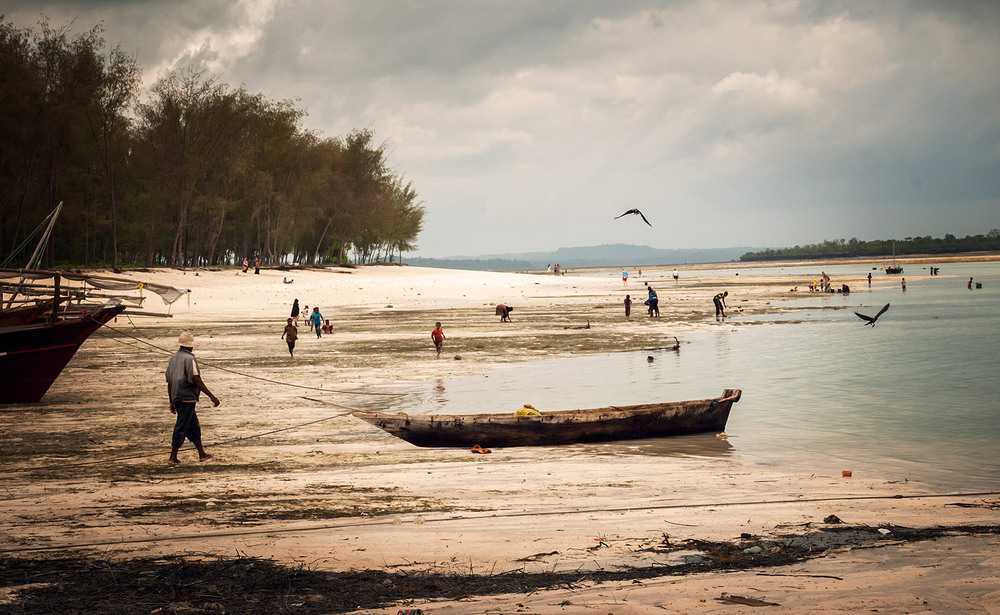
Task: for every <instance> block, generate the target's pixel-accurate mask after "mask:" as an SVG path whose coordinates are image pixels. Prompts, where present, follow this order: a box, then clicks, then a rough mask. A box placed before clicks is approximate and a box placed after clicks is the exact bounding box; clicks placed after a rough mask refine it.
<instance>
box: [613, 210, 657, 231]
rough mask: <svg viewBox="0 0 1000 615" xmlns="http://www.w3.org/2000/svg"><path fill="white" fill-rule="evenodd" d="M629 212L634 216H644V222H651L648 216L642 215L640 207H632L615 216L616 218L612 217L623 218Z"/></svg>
mask: <svg viewBox="0 0 1000 615" xmlns="http://www.w3.org/2000/svg"><path fill="white" fill-rule="evenodd" d="M629 214H632V215H634V216H639V217H640V218H642V221H643V222H645V223H646V224H649V220H647V219H646V216H644V215H642V212H641V211H639V210H638V209H635V208H634V207H633V208H632V209H630V210H628V211H626V212H625V213H623V214H622V215H620V216H615V217H614V218H612V220H617V219H618V218H622V217H624V216H627V215H629ZM649 226H653V225H652V224H649Z"/></svg>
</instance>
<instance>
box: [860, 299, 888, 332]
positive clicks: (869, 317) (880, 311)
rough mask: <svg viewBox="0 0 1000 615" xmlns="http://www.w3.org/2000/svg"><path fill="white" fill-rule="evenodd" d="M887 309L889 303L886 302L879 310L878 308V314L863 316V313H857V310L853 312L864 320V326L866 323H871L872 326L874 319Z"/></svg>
mask: <svg viewBox="0 0 1000 615" xmlns="http://www.w3.org/2000/svg"><path fill="white" fill-rule="evenodd" d="M888 309H889V304H888V303H886V304H885V307H884V308H882V309H881V310H879V311H878V314H875V316H865V315H864V314H858V313H857V312H854V313H855V314H857V315H858V318H860V319H861V320H864V321H866V322H865V325H866V326H867V325H871V326H872V327H874V326H875V321H876V320H878V317H879V316H881V315H882V314H885V311H886V310H888Z"/></svg>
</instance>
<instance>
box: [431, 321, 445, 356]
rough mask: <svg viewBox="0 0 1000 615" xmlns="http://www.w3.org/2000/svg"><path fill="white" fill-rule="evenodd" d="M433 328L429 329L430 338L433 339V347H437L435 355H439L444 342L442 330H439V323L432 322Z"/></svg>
mask: <svg viewBox="0 0 1000 615" xmlns="http://www.w3.org/2000/svg"><path fill="white" fill-rule="evenodd" d="M434 326H435V329H434V330H433V331H431V339H432V340H434V348H436V349H437V356H439V357H440V356H441V345H442V343H443V342H444V331H442V330H441V323H439V322H438V323H435V324H434Z"/></svg>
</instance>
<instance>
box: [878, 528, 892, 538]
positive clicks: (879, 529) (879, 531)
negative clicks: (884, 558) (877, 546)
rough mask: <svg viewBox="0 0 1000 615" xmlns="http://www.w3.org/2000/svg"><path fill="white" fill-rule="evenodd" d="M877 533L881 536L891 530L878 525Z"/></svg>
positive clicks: (889, 532)
mask: <svg viewBox="0 0 1000 615" xmlns="http://www.w3.org/2000/svg"><path fill="white" fill-rule="evenodd" d="M878 533H879V534H882V535H883V536H885V535H887V534H891V533H892V532H891V531H889V530H887V529H885V528H884V527H880V528H878Z"/></svg>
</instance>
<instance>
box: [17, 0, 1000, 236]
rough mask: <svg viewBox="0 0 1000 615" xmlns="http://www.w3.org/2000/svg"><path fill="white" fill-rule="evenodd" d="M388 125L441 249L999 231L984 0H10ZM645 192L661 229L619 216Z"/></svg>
mask: <svg viewBox="0 0 1000 615" xmlns="http://www.w3.org/2000/svg"><path fill="white" fill-rule="evenodd" d="M3 10H4V12H5V13H6V14H7V18H8V20H13V21H14V22H15V23H17V24H19V25H22V26H31V25H33V24H34V23H35V22H36V21H37V20H38V18H39V15H42V14H44V15H46V16H48V17H49V18H50V20H51V21H52V23H53V24H58V23H63V22H65V21H69V20H70V19H74V18H75V20H76V21H75V24H74V27H75V28H76V29H77V30H83V29H89V28H90V27H91V26H92V25H94V24H96V23H98V22H100V21H103V22H104V27H105V38H106V39H107V40H108V42H109V43H110V44H121V45H122V46H123V47H124V48H125V49H127V50H129V49H131V50H138V52H139V59H140V61H141V62H142V65H143V67H144V69H145V71H146V84H147V85H151V84H152V82H153V81H154V80H155V79H156V78H157V77H159V76H162V75H163V74H164V72H165V71H168V70H172V69H176V68H178V67H181V66H184V65H187V64H190V63H192V62H194V63H196V64H198V65H201V66H203V67H204V68H206V69H207V70H209V71H211V72H213V73H216V74H218V75H220V77H221V78H222V80H223V81H225V82H228V83H232V84H234V85H238V84H245V85H246V86H247V87H248V89H250V90H252V91H260V92H263V93H265V94H266V95H268V96H270V97H273V98H281V99H286V98H292V99H297V100H298V101H299V104H300V105H301V106H302V107H304V108H305V109H307V110H308V112H309V116H308V118H307V119H306V123H307V126H308V127H309V128H311V129H314V130H318V131H320V132H321V133H322V134H324V135H327V136H339V135H342V134H345V133H346V132H347V131H349V130H351V129H352V128H358V127H372V128H374V129H375V131H376V134H377V136H378V138H379V139H384V140H387V142H388V143H389V145H390V152H391V162H392V163H393V164H394V166H396V167H397V168H398V169H399V170H400V171H401V172H403V173H404V174H405V175H406V176H407V178H408V179H410V180H412V181H413V182H414V186H415V188H416V189H417V190H418V192H419V193H420V196H421V198H422V199H423V200H424V201H425V204H426V206H427V211H428V215H427V224H426V230H425V231H424V233H423V234H422V235H421V239H420V243H421V247H422V249H423V250H422V251H423V252H424V253H426V254H429V255H450V254H473V253H479V252H501V251H511V250H534V249H544V248H553V247H559V246H568V245H588V244H595V243H608V242H624V243H643V244H650V245H654V246H657V247H711V246H722V245H759V246H765V245H768V246H780V245H792V244H797V243H798V244H802V243H809V242H815V241H822V240H824V239H835V238H840V237H845V238H849V237H853V236H857V237H859V238H861V239H869V238H878V237H893V236H896V237H903V236H908V235H928V234H930V235H937V236H940V235H943V234H944V233H953V234H956V235H965V234H974V233H984V232H986V231H988V230H989V229H990V228H996V227H1000V220H998V219H997V215H998V213H997V212H1000V201H998V198H1000V197H998V194H1000V190H998V188H1000V186H998V181H1000V180H998V179H997V177H998V176H1000V173H997V172H996V170H997V169H998V168H1000V111H998V107H997V105H996V101H997V100H1000V77H998V75H1000V39H998V37H997V36H996V32H997V31H1000V9H998V8H997V6H996V5H995V4H993V3H988V2H949V3H936V2H907V3H898V2H863V3H856V2H843V3H841V2H830V1H818V0H817V1H812V2H806V1H803V2H795V1H774V2H722V1H713V0H700V1H691V2H614V3H609V2H533V3H529V2H501V1H494V2H486V1H484V2H474V3H467V2H420V3H416V2H414V3H410V2H388V1H386V2H364V3H361V2H320V1H319V0H315V1H296V0H274V1H271V2H260V1H256V2H235V3H234V2H191V1H180V0H178V1H173V2H152V1H150V2H84V1H82V0H81V1H79V2H44V1H43V2H41V3H35V2H32V3H28V2H15V3H7V5H6V7H5V8H4V9H3ZM623 206H624V207H625V208H626V209H627V208H631V207H638V208H640V209H642V211H644V212H646V213H647V214H649V215H655V216H656V217H657V219H658V220H665V221H670V223H671V224H673V225H675V226H674V227H672V228H671V231H674V229H675V228H676V229H677V230H676V232H666V233H665V232H663V231H662V229H659V230H657V232H655V233H651V232H649V229H640V228H638V227H635V228H633V227H631V226H629V225H621V226H616V227H614V229H613V232H614V235H611V234H609V229H608V228H607V226H606V225H604V224H595V223H594V222H593V221H594V220H595V219H596V220H602V219H604V217H606V215H612V214H617V213H620V211H618V210H620V209H621V208H622V207H623Z"/></svg>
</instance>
